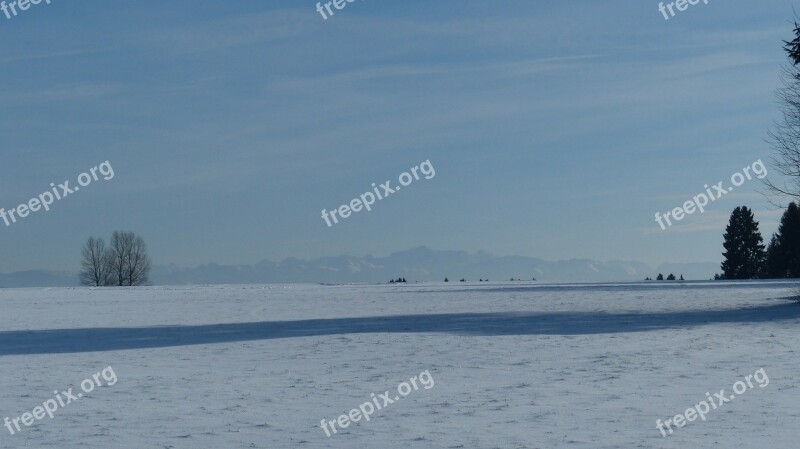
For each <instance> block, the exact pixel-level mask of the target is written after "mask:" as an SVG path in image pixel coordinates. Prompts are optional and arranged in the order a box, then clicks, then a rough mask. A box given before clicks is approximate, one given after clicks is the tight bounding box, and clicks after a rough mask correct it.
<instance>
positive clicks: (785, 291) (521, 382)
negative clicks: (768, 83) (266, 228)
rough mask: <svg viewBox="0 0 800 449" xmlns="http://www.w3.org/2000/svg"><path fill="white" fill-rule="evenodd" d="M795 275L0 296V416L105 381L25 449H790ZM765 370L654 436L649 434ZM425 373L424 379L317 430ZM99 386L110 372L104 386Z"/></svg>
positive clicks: (798, 360)
mask: <svg viewBox="0 0 800 449" xmlns="http://www.w3.org/2000/svg"><path fill="white" fill-rule="evenodd" d="M795 288H796V285H795V284H791V283H779V282H763V283H759V282H750V283H720V282H703V283H686V284H678V283H655V282H653V283H647V284H600V285H541V284H533V283H491V284H487V283H482V284H477V285H476V284H462V283H449V284H409V285H392V286H389V285H384V286H321V285H285V286H284V285H281V286H276V285H270V286H262V285H247V286H208V287H151V288H139V289H83V288H74V289H7V290H2V289H0V308H1V309H0V310H2V312H1V313H0V379H1V380H0V386H2V388H0V415H2V416H0V419H2V418H5V417H9V418H12V419H13V418H14V417H19V416H20V415H22V414H23V413H25V412H30V411H31V410H33V409H34V407H36V406H37V405H41V404H42V403H43V402H44V401H47V400H48V399H51V398H54V390H58V391H59V392H60V391H65V390H67V389H68V388H70V387H72V388H73V392H74V393H77V392H79V391H81V390H80V386H79V385H80V383H81V381H82V380H84V379H86V378H89V377H91V376H92V375H93V374H95V373H97V372H99V371H101V370H102V369H103V368H106V367H108V366H112V367H113V370H114V372H115V374H116V376H117V378H118V382H117V383H116V384H115V385H113V386H103V387H100V388H97V389H96V390H94V391H92V392H91V393H90V394H87V395H85V396H84V397H83V398H81V399H79V400H77V401H75V402H72V403H71V404H68V405H66V406H65V407H63V408H60V409H59V410H58V411H57V412H56V413H55V417H54V418H53V419H50V418H48V417H46V416H45V417H44V419H42V420H37V421H36V422H35V423H34V424H33V425H32V426H31V427H24V426H23V427H22V431H21V432H19V433H16V434H15V435H11V434H10V432H9V431H8V430H7V429H6V428H5V427H2V428H0V431H2V434H0V435H1V436H0V447H8V448H17V447H32V448H137V449H138V448H192V449H197V448H221V449H222V448H225V449H227V448H297V447H300V448H302V447H308V448H326V447H331V448H420V449H429V448H468V449H471V448H547V449H550V448H562V447H563V448H566V447H569V448H587V449H590V448H591V449H597V448H653V447H662V448H685V447H724V448H726V449H730V448H763V447H769V448H775V449H779V448H780V449H782V448H792V447H798V446H797V444H798V443H797V442H798V441H800V426H798V425H797V423H798V418H800V405H798V403H797V399H798V397H800V390H799V389H798V386H797V384H798V372H799V371H800V354H798V353H797V352H796V348H799V347H800V305H797V304H794V303H792V302H791V301H789V300H788V299H787V298H788V297H789V296H791V295H793V294H794V290H795ZM759 368H764V370H765V371H766V373H767V375H768V376H769V380H770V383H769V385H768V386H766V387H765V388H759V387H758V386H757V385H756V386H755V387H754V388H753V389H751V390H749V391H747V392H746V393H744V394H742V395H741V396H738V397H736V399H735V400H733V401H731V402H730V403H726V404H724V405H722V406H721V407H720V408H719V409H717V410H713V411H711V412H710V413H709V414H708V416H707V420H706V421H699V420H697V421H694V422H691V423H689V424H688V425H686V426H685V427H683V428H680V429H677V430H675V433H674V434H673V435H671V436H669V437H667V438H664V437H662V436H661V433H660V432H659V431H658V430H657V429H656V420H657V419H662V420H666V419H668V418H671V417H674V416H675V415H677V414H679V413H684V411H685V410H686V409H687V408H689V407H692V406H693V405H694V404H696V403H698V402H700V401H703V400H705V399H706V392H710V393H712V395H713V394H714V393H716V392H718V391H719V390H720V389H723V388H724V389H725V390H726V395H727V394H730V393H732V389H731V386H732V385H733V383H734V382H736V381H738V380H741V379H743V378H744V377H745V376H747V375H750V374H753V373H754V372H755V371H756V370H758V369H759ZM425 370H429V372H430V373H431V375H432V377H433V380H434V382H435V384H434V386H433V388H430V389H423V388H420V389H419V390H418V391H413V392H411V393H410V394H409V395H408V396H407V397H405V398H403V399H401V400H400V401H397V402H396V403H394V404H391V405H389V406H387V407H386V408H385V409H383V410H380V411H376V412H375V413H374V415H373V416H372V419H371V420H370V421H369V422H365V421H364V420H361V421H360V422H358V423H355V424H352V425H350V426H349V427H348V428H347V429H342V430H339V433H338V434H335V435H332V436H331V437H327V436H326V434H325V432H324V431H323V430H322V429H321V428H320V420H322V419H323V418H324V419H327V420H333V419H336V418H337V417H338V416H339V415H341V414H343V413H347V412H348V411H349V410H351V409H353V408H356V407H358V406H359V405H361V404H362V403H364V402H367V401H370V400H371V393H375V394H376V395H378V394H382V393H383V392H384V391H386V390H390V393H391V394H392V395H393V396H394V395H396V393H395V392H396V387H397V385H398V384H399V383H400V382H403V381H407V380H408V379H409V378H411V377H413V376H416V375H419V373H420V372H422V371H425ZM102 380H103V378H101V381H102Z"/></svg>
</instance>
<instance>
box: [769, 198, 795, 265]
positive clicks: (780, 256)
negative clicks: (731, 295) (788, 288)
mask: <svg viewBox="0 0 800 449" xmlns="http://www.w3.org/2000/svg"><path fill="white" fill-rule="evenodd" d="M765 265H766V266H765V271H766V272H767V275H768V276H769V277H772V278H787V277H788V278H798V277H800V207H797V204H795V203H789V206H788V207H787V208H786V211H785V212H784V213H783V216H782V217H781V224H780V225H779V226H778V232H776V233H775V234H774V235H773V236H772V239H771V240H770V242H769V247H768V249H767V262H766V264H765Z"/></svg>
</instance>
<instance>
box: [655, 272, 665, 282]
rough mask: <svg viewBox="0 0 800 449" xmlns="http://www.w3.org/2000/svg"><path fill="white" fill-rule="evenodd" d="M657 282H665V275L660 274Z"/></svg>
mask: <svg viewBox="0 0 800 449" xmlns="http://www.w3.org/2000/svg"><path fill="white" fill-rule="evenodd" d="M656 280H657V281H663V280H664V275H663V274H661V273H658V277H657V278H656Z"/></svg>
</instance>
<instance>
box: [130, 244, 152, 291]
mask: <svg viewBox="0 0 800 449" xmlns="http://www.w3.org/2000/svg"><path fill="white" fill-rule="evenodd" d="M125 267H126V269H127V271H126V275H125V279H126V280H127V281H128V284H127V285H131V286H133V285H147V283H148V282H149V280H150V279H149V277H150V257H149V256H148V255H147V245H146V244H145V243H144V239H143V238H141V237H139V236H138V235H137V236H133V240H132V241H131V247H130V250H129V251H128V260H127V262H126V264H125Z"/></svg>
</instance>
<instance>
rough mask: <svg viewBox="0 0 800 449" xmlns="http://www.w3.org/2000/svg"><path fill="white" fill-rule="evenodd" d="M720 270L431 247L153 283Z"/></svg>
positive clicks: (14, 277)
mask: <svg viewBox="0 0 800 449" xmlns="http://www.w3.org/2000/svg"><path fill="white" fill-rule="evenodd" d="M718 271H719V264H716V263H712V262H707V263H688V264H676V263H670V264H662V265H660V266H658V267H656V268H652V267H650V266H648V265H646V264H644V263H641V262H636V261H610V262H600V261H596V260H590V259H571V260H564V261H555V262H554V261H546V260H542V259H537V258H533V257H523V256H495V255H492V254H489V253H486V252H478V253H475V254H470V253H467V252H465V251H435V250H432V249H429V248H427V247H424V246H421V247H419V248H414V249H410V250H407V251H401V252H397V253H394V254H391V255H389V256H387V257H372V256H366V257H351V256H338V257H322V258H319V259H315V260H300V259H294V258H288V259H285V260H283V261H281V262H272V261H269V260H264V261H261V262H258V263H257V264H255V265H217V264H208V265H202V266H199V267H195V268H178V267H175V266H155V267H153V271H152V273H151V276H150V277H151V281H152V283H153V284H154V285H182V284H260V283H320V282H321V283H383V282H388V281H389V280H390V279H393V278H397V277H405V278H406V279H407V280H408V281H409V282H414V281H442V280H444V278H445V277H447V278H449V279H450V281H458V280H460V279H462V278H464V279H466V280H468V281H477V280H478V279H489V280H492V281H507V280H509V279H510V278H514V279H523V280H531V279H532V278H534V277H535V278H536V279H537V280H539V281H543V282H604V281H640V280H643V279H644V278H645V277H647V276H649V277H651V278H655V277H656V275H657V274H658V273H664V276H665V277H666V276H667V275H668V274H669V273H674V274H675V276H679V275H681V274H683V276H684V278H686V279H687V280H689V279H695V280H698V279H700V280H705V279H709V278H711V277H712V276H713V275H714V273H716V272H718ZM76 285H78V276H77V274H75V273H64V272H52V271H40V270H32V271H20V272H16V273H8V274H1V273H0V287H70V286H76Z"/></svg>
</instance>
